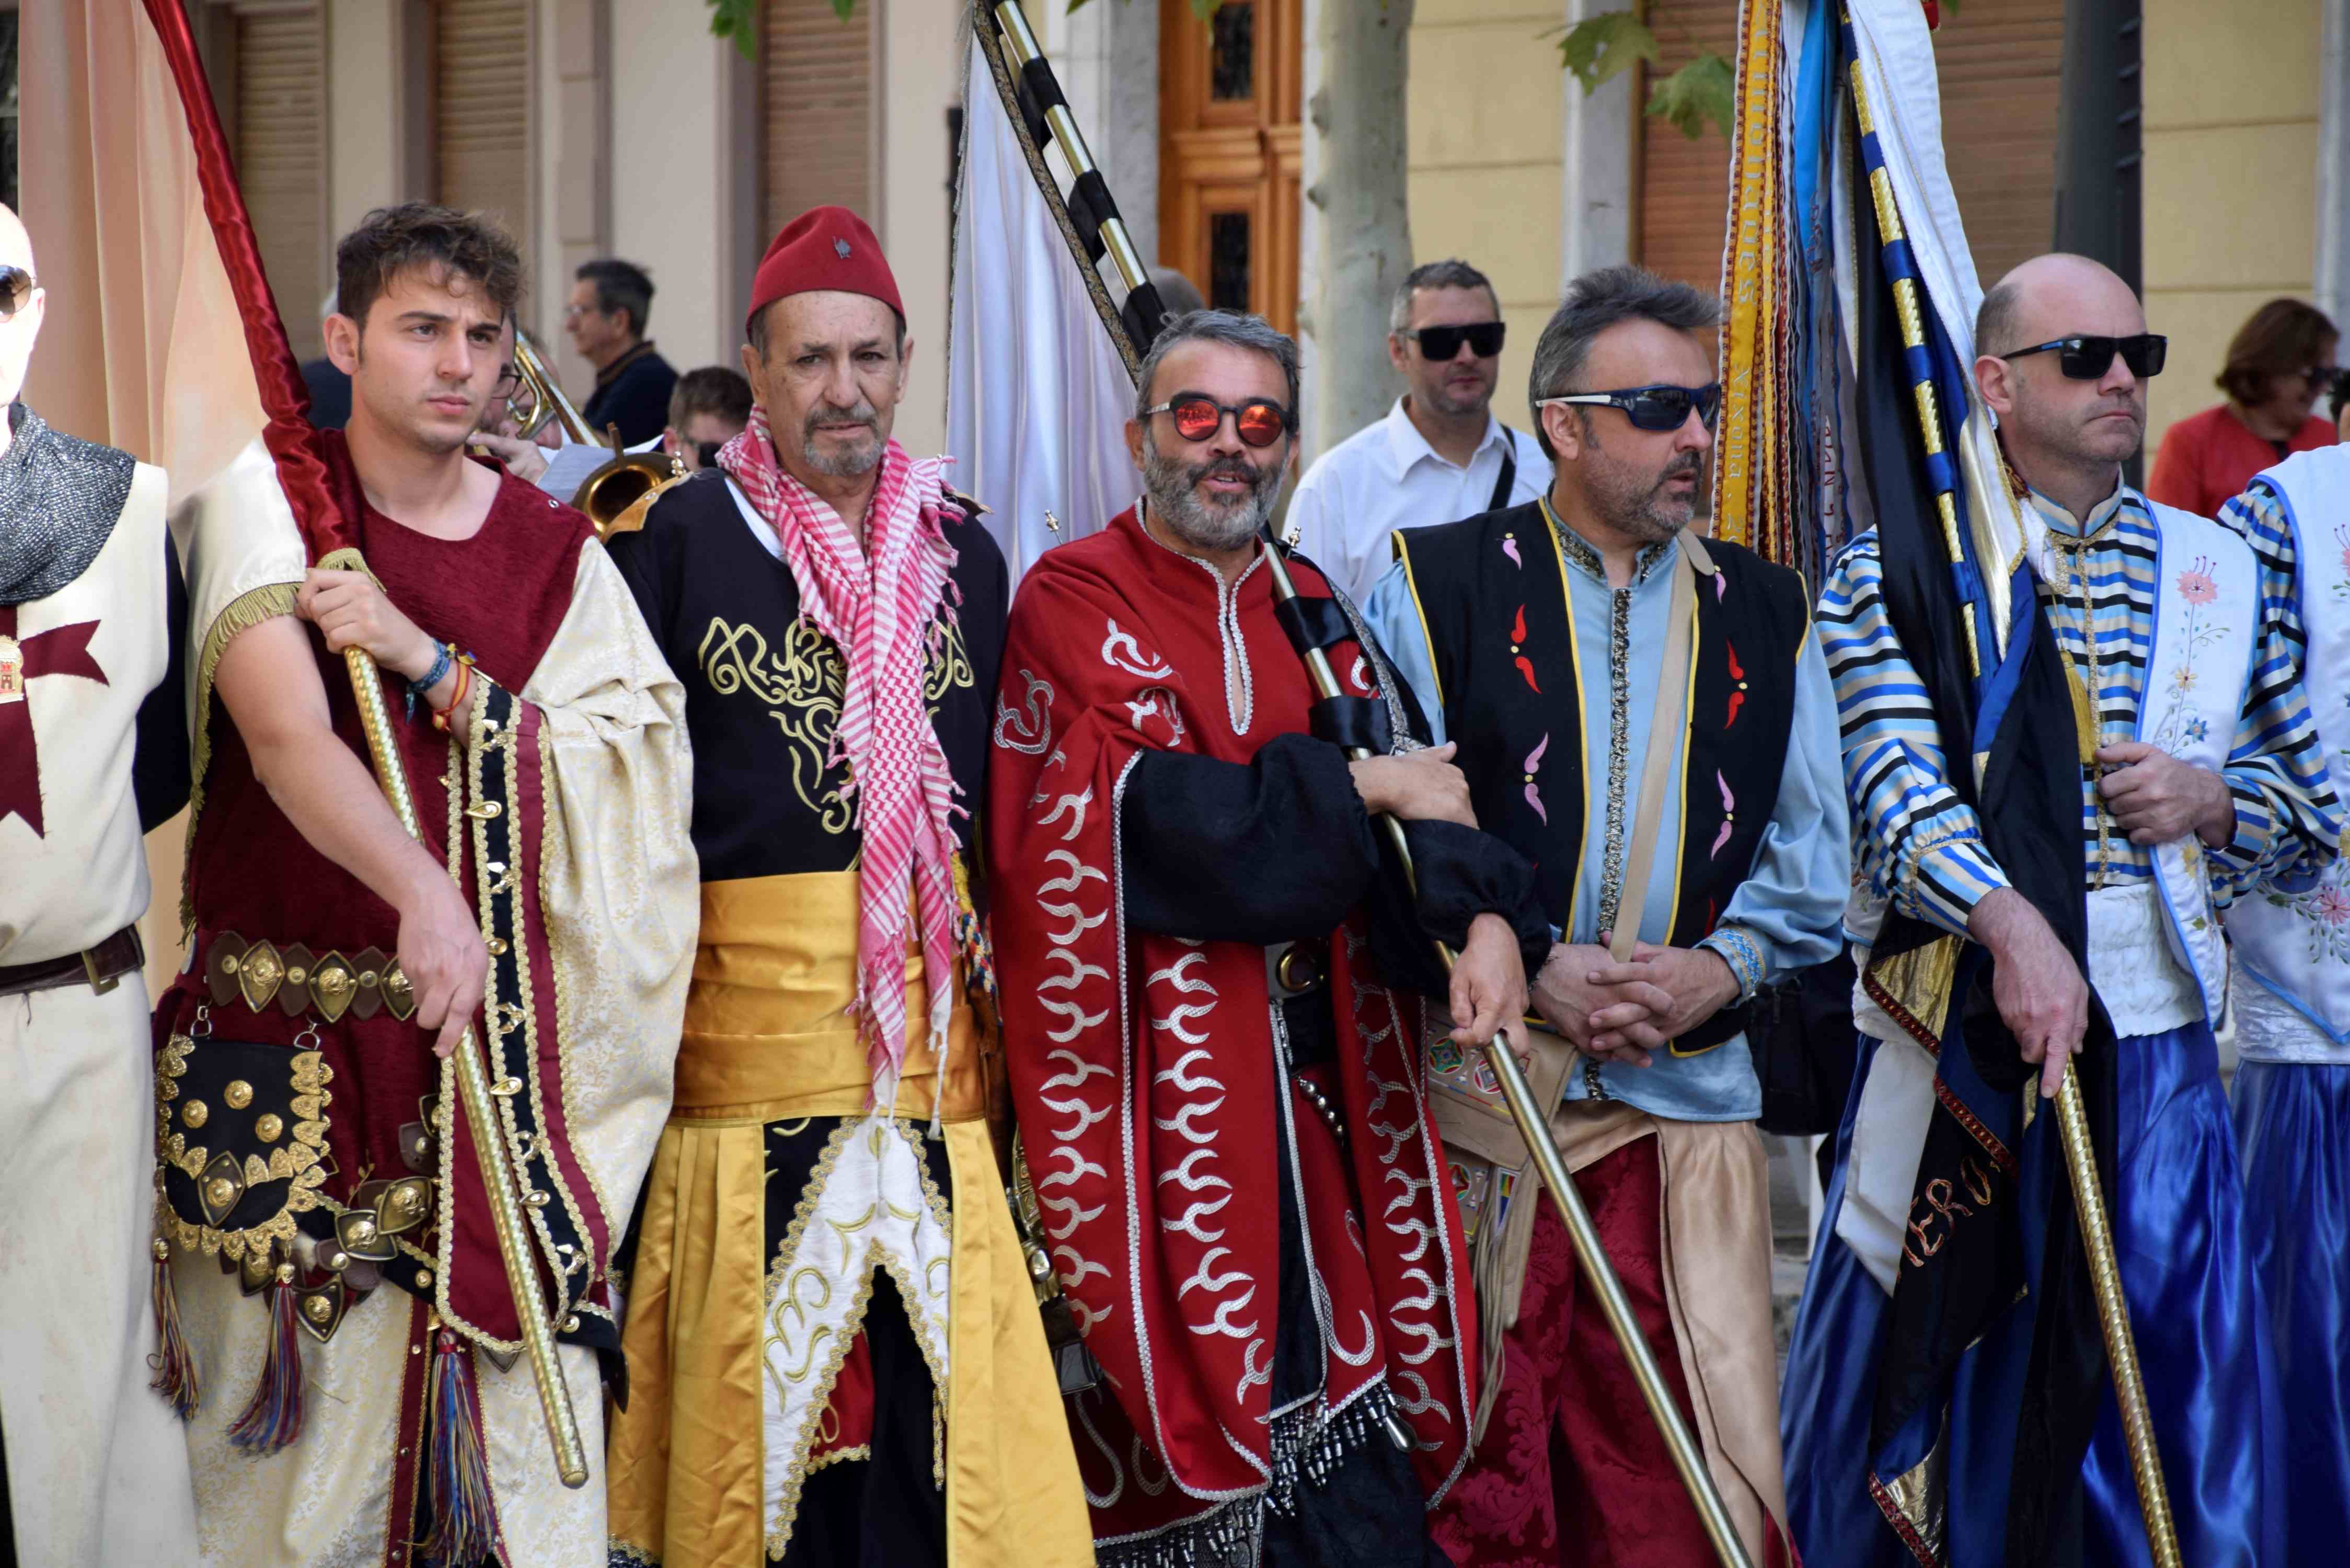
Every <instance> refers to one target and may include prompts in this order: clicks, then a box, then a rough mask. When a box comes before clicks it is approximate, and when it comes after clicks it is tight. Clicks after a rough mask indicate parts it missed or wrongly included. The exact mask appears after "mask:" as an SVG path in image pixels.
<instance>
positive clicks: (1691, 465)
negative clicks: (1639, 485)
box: [1657, 452, 1703, 486]
mask: <svg viewBox="0 0 2350 1568" xmlns="http://www.w3.org/2000/svg"><path fill="white" fill-rule="evenodd" d="M1702 466H1703V465H1702V464H1701V463H1700V462H1698V458H1697V453H1695V452H1683V453H1682V454H1681V455H1680V456H1679V457H1677V458H1675V459H1673V461H1672V462H1669V463H1667V464H1665V467H1664V471H1663V472H1660V473H1659V474H1658V475H1657V483H1658V484H1659V486H1662V485H1665V484H1668V483H1671V482H1672V481H1673V480H1676V479H1679V478H1682V477H1684V476H1686V477H1688V478H1691V479H1694V478H1696V477H1697V474H1698V471H1699V470H1700V468H1701V467H1702Z"/></svg>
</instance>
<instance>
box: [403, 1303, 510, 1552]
mask: <svg viewBox="0 0 2350 1568" xmlns="http://www.w3.org/2000/svg"><path fill="white" fill-rule="evenodd" d="M425 1403H426V1407H427V1408H428V1409H429V1410H430V1411H431V1413H432V1449H431V1454H430V1463H431V1480H432V1533H430V1534H429V1535H427V1536H426V1537H425V1538H424V1541H423V1542H422V1544H421V1545H420V1546H419V1547H418V1548H417V1557H418V1560H419V1561H421V1562H423V1563H428V1564H431V1565H432V1568H472V1565H473V1564H474V1563H479V1562H481V1561H482V1560H483V1559H484V1558H486V1557H489V1556H491V1555H493V1554H494V1552H496V1551H497V1546H498V1515H497V1507H496V1505H495V1504H494V1502H493V1501H491V1498H490V1470H489V1465H488V1463H487V1461H485V1460H484V1458H483V1457H482V1433H481V1428H480V1427H479V1426H478V1425H477V1424H476V1423H475V1420H474V1415H473V1410H474V1402H473V1348H472V1347H471V1346H470V1345H465V1344H463V1343H462V1342H461V1341H460V1340H459V1339H458V1338H457V1336H456V1335H455V1334H452V1333H450V1332H449V1330H447V1329H445V1328H443V1329H440V1330H438V1331H436V1332H435V1334H434V1335H433V1348H432V1392H431V1394H430V1395H429V1396H428V1397H427V1399H426V1401H425Z"/></svg>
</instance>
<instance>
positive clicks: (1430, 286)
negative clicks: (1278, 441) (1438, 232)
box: [1289, 261, 1551, 600]
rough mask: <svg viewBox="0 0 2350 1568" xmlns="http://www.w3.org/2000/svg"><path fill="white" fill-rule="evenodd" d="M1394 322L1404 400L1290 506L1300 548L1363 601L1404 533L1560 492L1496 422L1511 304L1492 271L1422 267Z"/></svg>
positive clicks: (1350, 440) (1327, 463)
mask: <svg viewBox="0 0 2350 1568" xmlns="http://www.w3.org/2000/svg"><path fill="white" fill-rule="evenodd" d="M1388 326H1389V328H1390V330H1389V331H1388V361H1389V362H1390V363H1392V364H1393V365H1394V366H1395V368H1396V371H1397V373H1398V374H1399V375H1400V376H1402V377H1403V379H1404V385H1405V388H1406V390H1405V392H1404V395H1403V396H1402V397H1400V398H1399V399H1397V400H1396V405H1395V407H1394V408H1392V409H1389V410H1388V417H1387V418H1386V419H1384V420H1381V421H1379V422H1378V423H1377V424H1375V425H1371V426H1368V427H1367V428H1365V429H1363V430H1359V431H1356V432H1355V433H1354V434H1353V435H1351V436H1348V437H1347V439H1346V440H1345V441H1340V442H1339V443H1338V444H1337V445H1336V446H1334V447H1332V448H1331V449H1330V450H1329V451H1328V452H1324V453H1323V454H1322V456H1321V458H1320V459H1319V460H1318V461H1316V462H1315V464H1314V466H1313V467H1312V468H1311V469H1309V470H1308V471H1307V472H1306V474H1305V478H1304V479H1301V480H1299V481H1298V483H1297V493H1296V494H1295V496H1293V497H1291V499H1290V503H1289V527H1290V530H1291V533H1292V535H1293V536H1294V537H1295V539H1296V540H1297V543H1298V547H1299V548H1300V549H1302V550H1304V551H1305V554H1306V555H1307V556H1309V557H1311V558H1312V560H1313V561H1314V564H1315V565H1316V566H1320V567H1321V568H1322V570H1323V573H1324V574H1325V575H1326V576H1328V577H1329V578H1330V580H1331V581H1332V582H1333V583H1335V584H1336V586H1337V587H1341V588H1343V589H1345V590H1346V592H1347V596H1348V597H1351V598H1355V599H1357V600H1359V599H1360V598H1362V597H1363V596H1364V595H1366V594H1367V593H1369V592H1370V591H1371V585H1372V584H1373V583H1376V582H1378V580H1379V575H1380V574H1381V573H1383V572H1385V571H1386V570H1387V569H1388V561H1389V560H1390V558H1391V556H1390V553H1389V550H1388V535H1390V534H1392V533H1393V532H1394V531H1395V530H1396V529H1398V528H1426V527H1432V526H1434V525H1436V524H1440V523H1452V522H1457V521H1459V520H1460V519H1461V518H1463V517H1471V516H1474V515H1475V514H1478V513H1480V512H1491V511H1494V510H1495V509H1497V508H1500V507H1503V506H1515V505H1517V504H1520V503H1522V502H1527V501H1531V500H1533V499H1534V497H1535V496H1537V495H1540V494H1542V493H1544V491H1545V490H1547V489H1548V488H1549V487H1550V474H1551V467H1550V460H1549V459H1548V458H1546V457H1544V455H1543V452H1542V449H1541V448H1540V447H1539V446H1537V445H1536V444H1535V442H1534V437H1532V436H1530V435H1527V434H1525V433H1523V431H1513V430H1512V429H1511V428H1510V427H1509V426H1507V425H1505V424H1503V423H1502V422H1501V421H1499V420H1497V419H1495V418H1494V417H1493V385H1494V383H1495V382H1496V381H1497V380H1498V379H1500V376H1501V365H1502V336H1503V330H1502V306H1501V300H1500V297H1499V296H1496V295H1495V294H1494V292H1493V286H1492V283H1491V282H1489V281H1488V280H1487V279H1486V276H1485V275H1484V274H1483V273H1482V272H1479V271H1478V270H1477V269H1476V268H1475V267H1473V266H1471V265H1469V264H1468V263H1467V262H1464V261H1440V262H1430V263H1429V264H1428V265H1425V266H1418V267H1414V268H1413V269H1412V270H1411V273H1410V275H1409V276H1408V277H1406V278H1405V279H1404V280H1403V286H1402V287H1401V288H1399V289H1398V290H1396V297H1395V309H1394V311H1393V313H1392V314H1391V315H1390V316H1389V317H1388Z"/></svg>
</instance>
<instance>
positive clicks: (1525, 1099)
mask: <svg viewBox="0 0 2350 1568" xmlns="http://www.w3.org/2000/svg"><path fill="white" fill-rule="evenodd" d="M1264 561H1265V567H1266V570H1267V573H1268V575H1269V576H1271V578H1272V582H1273V599H1274V604H1276V605H1282V604H1287V603H1289V602H1290V601H1291V600H1294V599H1295V598H1296V597H1297V587H1296V585H1295V583H1293V582H1292V581H1291V580H1290V576H1289V566H1288V564H1287V563H1286V562H1284V560H1283V559H1282V554H1281V550H1280V547H1279V546H1278V545H1275V544H1274V543H1273V541H1272V539H1271V538H1270V537H1269V536H1268V537H1266V538H1265V541H1264ZM1292 640H1293V641H1295V640H1297V639H1296V638H1295V633H1293V634H1292ZM1297 651H1298V654H1299V656H1300V657H1301V658H1303V659H1305V671H1306V675H1307V677H1308V679H1309V680H1312V682H1313V685H1314V694H1315V697H1316V698H1318V699H1320V700H1323V701H1328V700H1329V699H1331V698H1333V697H1336V696H1339V695H1341V692H1340V689H1339V686H1338V678H1337V674H1336V671H1334V670H1332V669H1331V668H1330V660H1329V658H1328V656H1327V655H1326V654H1325V653H1324V652H1323V651H1322V650H1321V649H1319V648H1316V647H1314V646H1312V645H1311V644H1308V643H1302V642H1301V643H1299V645H1298V649H1297ZM1371 754H1372V753H1371V751H1370V748H1368V747H1367V746H1349V747H1347V755H1348V756H1349V757H1351V758H1353V759H1355V760H1356V761H1357V762H1360V761H1363V760H1365V759H1367V758H1368V757H1369V756H1370V755H1371ZM1378 824H1379V827H1380V830H1381V831H1382V832H1383V833H1384V834H1385V835H1386V836H1387V841H1388V848H1390V849H1392V850H1393V851H1394V852H1395V857H1396V864H1397V865H1398V866H1399V867H1402V869H1403V875H1404V881H1405V883H1406V885H1407V886H1409V888H1411V889H1412V890H1413V892H1414V893H1415V894H1417V893H1418V891H1419V880H1418V877H1417V876H1416V875H1415V873H1414V871H1413V869H1412V864H1411V847H1410V846H1409V844H1407V843H1406V842H1405V839H1404V832H1403V824H1402V823H1401V822H1399V821H1398V820H1397V819H1396V818H1395V816H1393V815H1391V814H1389V813H1387V812H1381V813H1379V814H1378ZM1436 956H1437V960H1438V961H1439V962H1440V963H1441V964H1442V965H1443V966H1444V971H1445V972H1446V973H1447V974H1450V973H1451V972H1452V965H1453V961H1454V960H1453V952H1452V950H1451V948H1449V947H1447V946H1445V945H1444V944H1443V943H1442V942H1438V943H1437V944H1436ZM1483 1050H1484V1053H1485V1060H1486V1061H1487V1062H1489V1063H1491V1064H1492V1068H1493V1075H1494V1076H1495V1077H1497V1078H1499V1079H1500V1080H1501V1084H1502V1098H1503V1100H1504V1101H1506V1102H1507V1103H1508V1105H1509V1107H1510V1119H1511V1120H1512V1121H1513V1122H1515V1123H1516V1124H1517V1127H1518V1136H1519V1137H1522V1138H1523V1139H1524V1140H1525V1145H1526V1148H1527V1150H1528V1151H1529V1152H1530V1153H1531V1154H1532V1155H1533V1156H1534V1168H1535V1169H1537V1170H1538V1171H1540V1172H1541V1173H1542V1180H1543V1187H1544V1189H1546V1190H1547V1191H1548V1192H1549V1193H1550V1196H1551V1201H1552V1202H1553V1203H1554V1204H1555V1205H1556V1206H1557V1208H1558V1217H1559V1219H1560V1220H1563V1221H1565V1225H1566V1237H1567V1241H1569V1242H1570V1243H1571V1244H1572V1245H1573V1247H1574V1249H1575V1262H1576V1263H1578V1264H1579V1265H1581V1267H1582V1270H1583V1275H1584V1278H1585V1279H1586V1280H1587V1281H1588V1282H1590V1284H1591V1287H1592V1289H1593V1290H1594V1291H1595V1292H1596V1293H1597V1294H1598V1297H1599V1307H1600V1311H1601V1312H1602V1313H1603V1314H1605V1315H1606V1316H1607V1326H1608V1327H1609V1328H1610V1329H1611V1330H1613V1331H1614V1333H1615V1335H1616V1343H1617V1345H1620V1346H1621V1347H1622V1348H1623V1351H1624V1359H1625V1360H1626V1361H1627V1362H1629V1363H1630V1364H1631V1366H1632V1376H1633V1380H1634V1381H1635V1382H1637V1383H1638V1384H1639V1386H1640V1397H1641V1398H1642V1399H1643V1400H1645V1401H1647V1403H1648V1414H1649V1416H1650V1417H1652V1418H1654V1419H1655V1421H1656V1423H1657V1429H1658V1431H1659V1432H1660V1433H1661V1434H1663V1436H1664V1439H1665V1449H1666V1451H1667V1452H1668V1453H1669V1454H1670V1455H1671V1456H1672V1461H1673V1469H1675V1470H1677V1471H1679V1474H1680V1478H1681V1485H1682V1486H1684V1487H1685V1488H1687V1489H1688V1490H1689V1495H1690V1502H1691V1503H1693V1504H1694V1505H1696V1508H1697V1514H1698V1520H1699V1522H1700V1523H1701V1524H1703V1525H1704V1526H1705V1533H1706V1536H1707V1538H1708V1539H1709V1540H1711V1542H1713V1550H1714V1554H1715V1555H1716V1556H1717V1557H1719V1558H1721V1563H1722V1568H1752V1558H1750V1557H1748V1556H1747V1554H1746V1543H1745V1542H1744V1541H1742V1539H1740V1537H1739V1534H1738V1526H1737V1524H1736V1522H1735V1521H1732V1520H1731V1517H1730V1506H1729V1504H1728V1503H1726V1502H1724V1501H1722V1496H1721V1489H1720V1488H1718V1487H1716V1486H1715V1485H1714V1481H1713V1471H1712V1470H1711V1469H1710V1468H1709V1467H1708V1466H1707V1464H1706V1462H1705V1452H1704V1450H1703V1449H1700V1447H1699V1446H1698V1442H1697V1438H1695V1437H1694V1436H1693V1435H1692V1434H1691V1433H1690V1429H1689V1423H1688V1422H1686V1421H1684V1420H1682V1419H1681V1412H1680V1407H1679V1405H1677V1404H1676V1403H1674V1400H1673V1395H1672V1389H1671V1386H1670V1385H1669V1384H1668V1383H1666V1381H1665V1374H1664V1369H1663V1368H1662V1367H1661V1366H1659V1365H1658V1364H1657V1353H1656V1350H1655V1348H1654V1347H1653V1346H1651V1345H1649V1344H1648V1335H1647V1334H1644V1333H1642V1332H1641V1329H1640V1322H1639V1319H1638V1318H1637V1317H1635V1316H1634V1315H1633V1313H1632V1300H1631V1297H1629V1296H1628V1295H1627V1294H1626V1293H1625V1292H1624V1281H1623V1279H1622V1277H1621V1276H1619V1275H1618V1274H1617V1272H1616V1267H1615V1265H1614V1264H1613V1263H1611V1262H1608V1260H1607V1244H1606V1243H1605V1242H1603V1241H1600V1239H1599V1228H1598V1227H1597V1226H1596V1225H1595V1224H1593V1223H1592V1220H1591V1210H1590V1209H1589V1208H1587V1207H1586V1205H1585V1203H1584V1201H1583V1194H1582V1193H1581V1191H1579V1190H1578V1189H1576V1187H1575V1177H1574V1175H1573V1173H1572V1172H1570V1171H1569V1170H1568V1168H1567V1164H1566V1157H1565V1155H1563V1154H1561V1153H1560V1152H1559V1147H1558V1145H1557V1143H1556V1142H1555V1141H1554V1140H1553V1139H1552V1137H1551V1136H1550V1127H1549V1118H1548V1117H1547V1116H1544V1113H1543V1110H1542V1107H1541V1106H1538V1105H1536V1104H1535V1103H1534V1089H1533V1087H1532V1086H1531V1085H1528V1084H1527V1082H1526V1075H1525V1073H1524V1071H1523V1069H1521V1068H1520V1067H1519V1065H1518V1056H1517V1053H1516V1052H1514V1051H1513V1050H1511V1049H1510V1047H1509V1043H1508V1041H1507V1040H1505V1039H1504V1038H1503V1036H1502V1035H1501V1034H1499V1033H1496V1034H1495V1035H1494V1036H1493V1038H1492V1040H1491V1041H1489V1042H1487V1043H1486V1044H1485V1045H1484V1047H1483Z"/></svg>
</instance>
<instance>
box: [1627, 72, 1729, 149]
mask: <svg viewBox="0 0 2350 1568" xmlns="http://www.w3.org/2000/svg"><path fill="white" fill-rule="evenodd" d="M1736 90H1737V89H1736V87H1735V83H1734V78H1733V77H1732V76H1731V69H1730V62H1729V61H1728V60H1725V59H1723V58H1722V57H1721V56H1720V55H1700V56H1699V57H1697V58H1695V59H1693V60H1691V61H1690V63H1689V64H1687V65H1685V66H1683V67H1681V68H1680V69H1679V70H1677V71H1675V72H1674V73H1673V74H1672V75H1670V76H1669V77H1666V78H1662V79H1661V80H1659V81H1653V82H1650V83H1649V84H1648V112H1649V113H1650V114H1653V115H1655V116H1656V117H1657V118H1658V119H1662V120H1666V121H1668V122H1669V123H1670V124H1672V125H1673V126H1675V127H1676V128H1678V129H1679V131H1680V133H1681V134H1682V135H1683V136H1686V137H1688V138H1689V139H1690V140H1691V141H1695V140H1697V139H1698V138H1699V137H1700V136H1703V135H1704V134H1705V122H1706V121H1707V120H1709V119H1710V120H1711V121H1713V123H1714V125H1715V127H1716V128H1717V129H1719V130H1721V134H1722V135H1723V136H1725V137H1726V136H1728V135H1729V134H1730V125H1731V119H1732V118H1733V116H1734V114H1735V112H1736Z"/></svg>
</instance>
